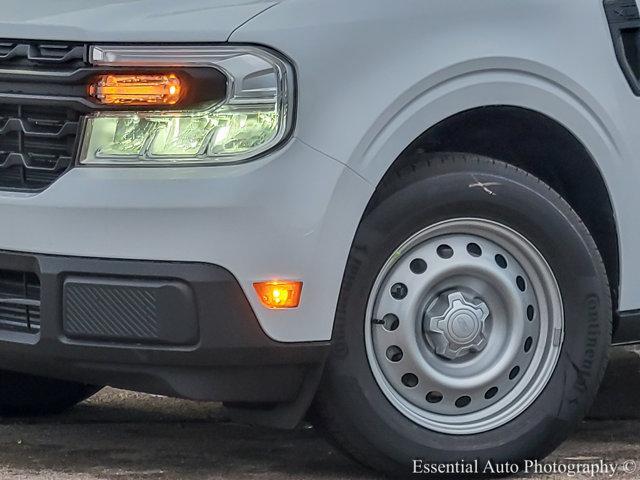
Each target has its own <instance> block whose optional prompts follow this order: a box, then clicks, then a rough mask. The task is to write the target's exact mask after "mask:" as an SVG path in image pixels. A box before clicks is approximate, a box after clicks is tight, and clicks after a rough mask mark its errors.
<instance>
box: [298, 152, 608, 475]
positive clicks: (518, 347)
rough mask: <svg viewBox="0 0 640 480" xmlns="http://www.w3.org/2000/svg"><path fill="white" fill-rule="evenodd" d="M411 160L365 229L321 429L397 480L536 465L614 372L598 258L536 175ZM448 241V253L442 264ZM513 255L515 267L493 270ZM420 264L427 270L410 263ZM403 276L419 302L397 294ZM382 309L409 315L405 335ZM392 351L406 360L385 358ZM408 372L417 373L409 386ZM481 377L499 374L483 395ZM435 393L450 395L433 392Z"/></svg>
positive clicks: (495, 165)
mask: <svg viewBox="0 0 640 480" xmlns="http://www.w3.org/2000/svg"><path fill="white" fill-rule="evenodd" d="M412 160H414V161H412V162H411V164H410V165H408V166H406V167H404V168H403V169H401V170H400V171H398V172H395V173H394V174H392V175H387V177H385V180H384V181H383V182H382V184H381V185H380V186H379V188H378V190H377V191H376V194H375V195H374V198H373V199H372V200H371V202H370V205H369V207H368V209H367V211H366V213H365V215H364V217H363V219H362V221H361V224H360V225H359V227H358V230H357V233H356V236H355V240H354V243H353V246H352V248H351V252H350V255H349V259H348V262H347V268H346V271H345V275H344V279H343V284H342V289H341V293H340V298H339V303H338V308H337V314H336V319H335V325H334V332H333V348H332V352H331V355H330V357H329V360H328V362H327V366H326V369H325V372H324V375H323V379H322V382H321V385H320V388H319V391H318V393H317V395H316V398H315V400H314V404H313V406H312V411H311V418H312V420H313V422H314V424H315V425H316V427H317V428H318V429H319V430H320V431H321V432H323V433H325V434H326V435H327V436H328V437H329V439H330V440H331V441H333V442H334V443H335V444H337V445H338V446H339V447H340V448H341V449H342V450H343V451H345V452H346V453H347V454H348V455H350V456H351V457H352V458H354V459H356V460H357V461H359V462H360V463H362V464H364V465H366V466H369V467H372V468H375V469H377V470H381V471H384V472H387V473H391V474H405V473H412V472H413V473H415V472H414V469H415V468H418V469H419V470H420V472H421V473H425V472H426V473H428V471H429V470H427V469H425V467H423V466H422V465H433V464H449V463H454V462H459V461H461V460H464V461H466V462H470V461H472V460H478V462H479V465H480V466H481V468H482V466H483V465H486V462H489V461H491V462H494V463H503V462H511V463H514V462H515V463H522V462H523V461H524V460H533V459H539V458H542V457H544V456H545V455H547V454H548V453H550V452H551V451H552V450H553V449H554V448H555V447H557V446H558V445H559V444H560V443H561V442H562V441H563V440H564V439H565V438H566V437H567V435H568V434H569V432H570V431H571V429H572V427H574V426H575V425H576V424H577V423H578V422H579V421H580V420H581V419H582V418H583V416H584V415H585V413H586V412H587V410H588V408H589V406H590V405H591V403H592V401H593V399H594V397H595V395H596V392H597V390H598V387H599V384H600V381H601V379H602V376H603V374H604V370H605V367H606V363H607V352H608V347H609V345H610V342H611V322H612V306H611V294H610V289H609V285H608V281H607V277H606V272H605V268H604V265H603V262H602V259H601V256H600V254H599V252H598V249H597V247H596V245H595V243H594V241H593V239H592V238H591V236H590V234H589V232H588V230H587V228H586V227H585V225H584V224H583V223H582V221H581V220H580V218H579V217H578V216H577V214H576V213H575V212H574V211H573V210H572V209H571V208H570V207H569V205H568V204H567V202H565V201H564V200H563V199H562V197H561V196H560V195H558V194H557V193H556V192H555V191H553V190H552V189H551V188H550V187H549V186H547V185H546V184H544V183H543V182H542V181H540V180H539V179H537V178H536V177H534V176H532V175H530V174H528V173H527V172H524V171H522V170H520V169H518V168H516V167H514V166H512V165H508V164H505V163H502V162H499V161H495V160H492V159H489V158H485V157H480V156H476V155H467V154H455V153H453V154H430V155H427V154H416V156H415V158H413V159H412ZM429 232H431V233H429ZM486 232H488V233H486ZM429 235H431V236H429ZM467 235H472V236H467ZM474 238H478V240H477V241H472V240H473V239H474ZM410 239H413V240H410ZM447 239H449V240H450V241H449V240H447ZM445 241H447V242H448V243H451V245H453V246H454V248H453V249H451V247H450V249H451V251H447V249H442V251H440V250H441V248H440V247H441V245H439V244H441V243H443V242H445ZM501 242H502V243H501ZM510 242H511V243H510ZM471 243H474V244H475V243H477V244H476V245H475V246H473V247H470V245H471ZM465 244H466V246H467V251H465V248H464V245H465ZM480 244H481V245H480ZM514 245H515V246H514ZM436 246H437V248H436ZM480 246H481V247H482V248H479V247H480ZM476 247H478V248H476ZM503 247H504V251H505V252H506V253H503V254H502V255H503V258H502V260H507V259H508V266H504V263H503V262H502V260H500V259H499V258H498V256H497V254H496V256H495V258H494V253H495V252H502V251H503V250H501V249H502V248H503ZM421 252H423V253H424V255H431V256H430V257H429V259H430V260H427V262H426V263H424V264H422V263H420V262H417V263H416V264H412V263H409V260H411V259H414V260H415V258H413V257H420V253H421ZM510 255H511V256H510ZM445 257H446V258H445ZM425 258H426V257H425ZM403 262H404V263H403ZM447 262H453V263H450V264H447ZM473 262H479V263H473ZM545 265H546V267H545ZM503 266H504V268H503ZM414 267H415V268H414ZM432 268H433V269H435V271H438V272H440V273H438V274H435V273H430V269H432ZM438 269H440V270H438ZM414 270H415V271H414ZM442 272H444V273H442ZM518 272H522V273H518ZM429 275H431V277H429ZM527 275H529V276H527ZM485 276H486V279H485ZM520 276H523V277H524V278H526V280H527V285H525V284H524V281H521V280H523V279H518V278H517V277H520ZM514 277H515V278H514ZM398 278H407V279H408V282H409V283H407V285H409V289H408V290H409V293H407V289H406V288H405V289H402V288H399V287H398V288H396V286H397V284H393V286H392V287H390V288H389V285H391V282H394V281H397V280H398ZM422 278H426V279H427V280H422ZM429 278H431V279H430V280H429ZM505 278H506V280H504V279H505ZM478 279H480V280H478ZM496 279H497V280H496ZM385 282H386V283H385ZM420 282H422V283H420ZM492 282H493V283H495V284H496V285H497V284H499V285H498V286H495V288H494V285H493V284H492ZM501 282H512V283H510V284H505V285H507V287H505V286H504V285H503V284H502V283H501ZM400 283H401V282H400ZM458 284H460V285H458ZM429 285H430V286H429ZM469 285H471V287H469ZM508 285H511V286H510V287H509V286H508ZM541 285H542V286H544V288H542V287H541ZM554 285H555V287H554ZM405 287H406V285H405ZM521 287H522V288H523V290H522V291H520V290H521ZM394 289H395V290H394ZM411 289H413V291H415V292H418V293H415V294H413V293H412V291H411ZM421 289H425V290H421ZM536 289H537V290H536ZM478 291H483V292H485V294H486V295H485V296H486V297H487V298H484V297H483V295H480V294H477V292H478ZM495 292H500V293H498V294H495ZM514 292H515V293H514ZM394 295H395V296H396V297H398V298H395V297H394V298H393V299H391V297H393V296H394ZM412 295H413V296H412ZM518 295H519V296H518ZM423 297H424V298H423ZM426 297H428V298H426ZM503 297H504V298H503ZM405 301H408V303H407V304H406V305H408V306H407V307H406V308H405V307H401V306H398V307H397V306H396V305H402V302H405ZM394 302H395V303H394ZM420 302H423V303H420ZM528 302H531V303H532V304H535V307H536V312H534V314H533V315H532V316H533V317H534V318H533V319H531V318H530V317H529V315H530V313H531V311H530V306H533V305H530V306H527V303H528ZM483 303H484V304H485V306H486V307H487V308H484V307H482V304H483ZM521 304H522V305H521ZM420 305H422V306H420ZM416 306H418V307H416ZM385 308H387V309H389V310H392V309H396V308H397V309H398V312H401V313H399V314H398V315H396V317H397V321H398V322H399V327H398V322H396V320H394V319H393V318H392V317H390V318H391V320H390V321H391V323H390V324H389V323H388V322H387V317H386V316H384V317H383V315H384V313H385V310H384V309H385ZM469 308H471V310H469ZM494 308H495V315H494ZM501 309H502V310H501ZM407 312H409V313H411V315H410V314H409V313H407ZM416 312H417V313H416ZM465 312H466V313H465ZM469 312H472V313H469ZM513 312H519V313H518V314H517V315H516V314H513ZM402 313H404V314H406V315H405V316H403V315H402ZM414 313H416V314H415V315H414ZM469 315H471V316H469ZM381 317H383V318H381ZM394 322H395V323H394ZM394 327H395V328H397V330H395V331H394ZM531 331H533V332H536V333H534V334H531V333H530V332H531ZM389 332H391V333H389ZM447 332H449V333H447ZM451 332H453V333H451ZM460 332H462V333H460ZM469 332H471V333H469ZM474 332H475V333H474ZM514 332H515V333H514ZM518 332H519V333H518ZM414 333H415V334H414ZM467 334H469V335H476V336H475V337H473V339H471V340H469V338H471V337H464V335H467ZM385 335H396V337H386V336H385ZM447 335H448V336H447ZM456 335H457V336H456ZM518 335H521V336H522V337H523V338H522V341H523V343H522V344H519V343H517V342H518V341H519V340H518V338H519V337H518ZM527 335H529V336H530V337H532V340H528V337H527V338H524V337H525V336H527ZM414 337H415V339H414ZM463 337H464V338H463ZM390 338H391V340H389V339H390ZM389 342H390V343H394V342H398V343H400V344H401V345H402V346H403V347H405V348H406V351H404V350H403V351H402V355H404V356H402V355H401V354H400V353H398V352H396V353H398V354H397V355H395V356H394V355H393V351H392V352H391V353H392V355H391V356H389V355H388V352H389V350H388V349H387V350H386V352H387V357H386V359H385V358H383V356H384V348H386V346H387V344H388V343H389ZM527 344H528V347H527ZM522 345H524V346H522ZM496 346H497V347H496ZM527 348H528V349H529V350H527ZM400 350H402V348H400ZM525 350H527V351H525ZM538 352H539V353H538ZM398 357H399V358H400V360H397V358H398ZM507 357H508V360H509V361H507V360H505V358H507ZM391 359H394V361H393V362H392V361H391ZM405 359H408V362H409V363H407V364H406V365H404V366H399V367H396V366H395V363H397V364H399V365H400V364H402V362H404V361H405ZM396 361H397V362H396ZM488 362H490V363H488ZM510 362H522V365H520V366H519V367H518V371H515V366H517V365H515V366H514V367H513V368H512V367H511V365H512V363H510ZM392 364H394V365H392ZM452 365H453V367H452ZM498 366H500V367H499V368H498ZM454 367H455V368H454ZM403 368H404V371H407V372H413V370H416V369H417V370H418V371H417V372H413V373H415V375H414V377H410V376H409V377H406V378H405V376H404V375H401V374H402V373H403ZM474 368H475V369H476V370H474V371H473V373H468V372H471V370H472V369H474ZM503 368H511V369H510V370H504V372H505V373H503V370H501V369H503ZM514 371H515V375H514V378H513V379H511V376H512V375H513V373H514ZM434 372H436V373H434ZM442 372H446V373H444V374H442ZM486 372H491V375H494V374H495V375H494V377H493V378H491V381H489V382H485V383H483V381H484V380H482V379H483V378H484V377H483V376H482V374H483V373H486ZM507 372H508V373H507ZM443 375H445V376H443ZM505 375H506V376H505ZM425 376H426V377H427V378H426V380H425ZM405 380H407V382H406V383H405ZM491 382H493V384H492V383H491ZM415 383H417V385H415ZM434 385H436V386H439V385H442V386H443V388H442V390H443V391H444V392H438V391H436V392H435V395H431V394H433V393H434V392H433V390H434ZM497 385H499V386H500V387H499V388H496V390H497V393H496V392H495V391H494V390H493V389H494V387H495V386H497ZM465 388H468V389H469V390H470V391H473V394H469V395H464V394H463V391H464V389H465ZM485 389H486V390H485ZM501 390H502V391H501ZM483 391H485V392H486V393H485V396H484V398H483V396H482V395H481V394H482V392H483ZM438 394H440V395H441V396H440V397H439V396H438ZM490 394H493V395H494V397H490V398H487V396H489V395H490ZM427 395H430V397H429V398H427ZM501 395H502V396H501ZM463 396H467V397H468V399H463V401H459V400H460V398H461V397H463ZM454 398H455V402H454ZM427 400H428V401H427ZM509 402H511V403H509ZM459 405H460V406H459ZM414 460H419V461H422V462H424V463H423V464H417V467H416V464H414V463H413V461H414ZM426 468H430V467H426ZM485 473H487V472H485ZM488 473H491V471H490V470H489V472H488Z"/></svg>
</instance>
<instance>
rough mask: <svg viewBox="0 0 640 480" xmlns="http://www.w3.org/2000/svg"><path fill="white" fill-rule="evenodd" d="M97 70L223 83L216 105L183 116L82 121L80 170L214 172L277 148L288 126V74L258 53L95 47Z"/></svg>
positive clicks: (125, 115)
mask: <svg viewBox="0 0 640 480" xmlns="http://www.w3.org/2000/svg"><path fill="white" fill-rule="evenodd" d="M91 58H92V61H93V63H94V64H95V65H99V66H110V67H117V66H126V67H129V68H130V67H132V66H136V67H145V68H148V67H169V66H170V67H175V66H185V67H194V66H198V67H207V66H209V67H212V68H217V69H219V70H220V71H222V72H223V73H224V74H225V75H226V76H227V79H228V80H227V95H226V98H225V99H224V100H223V101H222V102H218V103H216V104H205V105H199V106H198V107H197V108H194V109H188V110H162V111H113V110H111V111H105V112H99V113H95V114H91V115H89V116H87V118H86V122H85V134H84V138H83V142H82V147H81V150H80V152H81V154H80V163H82V164H85V165H163V164H168V165H182V164H187V165H188V164H221V163H234V162H241V161H245V160H248V159H250V158H253V157H256V156H258V155H260V154H261V153H264V152H265V151H267V150H269V149H271V148H273V147H275V146H276V145H278V144H279V143H280V142H281V141H282V140H283V139H284V138H285V137H286V136H287V134H288V133H289V130H290V129H291V123H292V122H291V120H292V111H293V105H292V99H293V92H292V91H291V88H292V83H293V81H292V76H293V72H292V69H291V67H290V66H289V65H288V64H287V63H286V62H285V61H284V60H283V59H281V58H280V57H278V56H276V55H274V54H272V53H271V52H269V51H267V50H264V49H261V48H258V47H250V46H247V47H240V46H238V47H234V46H218V47H204V46H203V47H197V46H196V47H187V46H185V47H179V46H175V47H170V46H163V47H157V48H155V47H151V46H139V47H128V46H104V47H103V46H95V47H93V48H92V49H91Z"/></svg>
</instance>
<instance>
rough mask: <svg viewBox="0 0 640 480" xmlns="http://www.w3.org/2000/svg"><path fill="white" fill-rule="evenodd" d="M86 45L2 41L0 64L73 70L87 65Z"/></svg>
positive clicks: (33, 68) (32, 68)
mask: <svg viewBox="0 0 640 480" xmlns="http://www.w3.org/2000/svg"><path fill="white" fill-rule="evenodd" d="M85 52H86V46H85V45H82V44H71V45H70V44H65V43H24V42H12V41H10V40H9V41H6V40H5V41H0V65H2V67H3V68H4V67H11V68H16V67H19V68H20V69H28V70H35V69H40V68H44V69H48V68H50V67H51V66H55V67H56V68H57V69H65V70H73V69H76V68H79V67H82V66H85V65H86V59H85Z"/></svg>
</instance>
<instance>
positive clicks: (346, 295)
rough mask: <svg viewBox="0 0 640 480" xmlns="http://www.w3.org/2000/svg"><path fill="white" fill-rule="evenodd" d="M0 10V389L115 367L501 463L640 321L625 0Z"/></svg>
mask: <svg viewBox="0 0 640 480" xmlns="http://www.w3.org/2000/svg"><path fill="white" fill-rule="evenodd" d="M0 31H1V32H2V38H3V39H2V40H0V226H1V228H0V361H1V362H2V363H1V365H2V368H3V371H2V373H1V375H0V393H1V394H0V413H3V414H19V413H22V414H29V413H34V412H37V413H50V412H55V411H60V410H62V409H64V408H67V407H70V406H72V405H73V404H75V403H77V402H79V401H81V400H82V399H84V398H86V397H87V396H88V395H91V394H92V393H93V392H95V391H96V389H97V388H99V387H100V386H103V385H111V386H115V387H119V388H126V389H132V390H138V391H143V392H152V393H157V394H164V395H170V396H176V397H184V398H191V399H199V400H217V401H224V402H226V404H227V406H228V407H229V410H230V412H231V413H232V414H233V415H234V418H236V419H239V420H242V421H246V422H252V423H259V424H266V425H272V426H277V427H284V428H292V427H294V426H296V425H297V424H298V423H299V422H300V421H301V420H302V419H303V418H305V417H306V416H307V415H308V418H311V419H312V421H313V422H314V423H315V425H316V426H317V428H318V429H319V430H321V431H323V432H325V433H326V434H328V435H329V436H330V437H332V438H333V439H334V440H335V443H337V444H338V445H340V446H341V447H342V448H343V449H344V450H345V451H346V452H348V453H349V454H350V455H351V456H352V457H353V458H355V459H356V460H358V461H360V462H362V463H364V464H365V465H368V466H371V467H374V468H376V469H380V470H383V471H387V472H392V473H403V472H410V471H411V470H412V469H413V468H414V466H415V465H416V463H415V461H419V462H422V463H420V464H421V465H422V464H425V462H426V464H427V465H437V464H443V465H444V464H450V463H453V462H456V461H461V460H463V459H464V460H466V461H470V460H479V461H480V462H486V461H488V460H491V461H494V462H506V461H511V462H521V461H524V460H525V459H535V458H540V457H544V456H545V455H546V454H547V453H549V452H550V451H551V450H553V449H554V448H555V447H556V446H557V445H558V444H559V443H560V442H561V441H562V440H563V439H564V438H565V437H566V436H567V435H568V433H569V432H570V430H571V428H572V427H573V426H574V425H575V424H576V423H577V422H578V421H579V420H580V419H581V418H582V417H583V416H584V414H585V412H586V411H587V409H588V408H589V405H590V404H591V401H592V400H593V398H594V396H595V394H596V392H597V389H598V386H599V383H600V380H601V378H602V375H603V372H604V369H605V366H606V359H607V350H608V347H609V346H610V345H611V343H612V341H613V342H617V343H631V342H635V341H638V340H640V292H639V291H638V289H639V288H640V281H639V280H638V278H637V273H636V272H638V270H640V248H639V247H638V245H637V243H638V238H640V216H639V215H638V211H637V205H638V204H639V203H640V188H639V186H638V184H639V179H640V160H639V159H638V152H640V135H638V124H639V123H638V122H639V119H640V99H639V98H638V96H639V95H640V55H639V54H638V49H637V45H638V42H640V18H639V15H638V8H637V5H636V2H635V1H634V0H606V1H605V2H604V4H603V2H602V1H601V0H521V1H518V2H514V1H511V0H481V1H480V0H477V1H469V0H182V1H180V2H176V1H175V0H65V1H48V0H21V1H18V0H4V1H3V2H2V6H1V8H0ZM612 335H613V337H612ZM612 338H613V339H612Z"/></svg>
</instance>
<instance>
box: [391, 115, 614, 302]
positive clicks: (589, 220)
mask: <svg viewBox="0 0 640 480" xmlns="http://www.w3.org/2000/svg"><path fill="white" fill-rule="evenodd" d="M416 151H420V152H464V153H475V154H479V155H485V156H487V157H491V158H495V159H497V160H502V161H503V162H506V163H510V164H512V165H515V166H517V167H519V168H521V169H523V170H525V171H528V172H530V173H531V174H533V175H535V176H536V177H538V178H540V179H541V180H543V181H544V182H546V183H547V184H548V185H549V186H551V187H552V188H553V189H554V190H556V191H557V192H558V193H560V194H561V195H562V196H563V197H564V198H565V200H567V202H569V204H570V205H571V207H572V208H573V209H574V210H575V211H576V212H577V213H578V215H579V216H580V218H581V219H582V221H583V222H584V223H585V225H586V226H587V228H588V229H589V231H590V232H591V235H592V236H593V238H594V240H595V242H596V244H597V245H598V249H599V250H600V253H601V254H602V257H603V259H604V263H605V267H606V270H607V275H608V277H609V284H610V285H611V293H612V299H613V306H614V312H615V311H617V298H618V295H617V294H618V286H619V280H620V273H619V271H620V270H619V253H618V235H617V231H616V225H615V219H614V214H613V207H612V205H611V199H610V198H609V193H608V191H607V187H606V185H605V183H604V180H603V178H602V175H601V174H600V171H599V170H598V167H597V166H596V164H595V162H594V160H593V158H592V157H591V155H590V154H589V152H588V151H587V150H586V148H585V147H584V145H582V143H581V142H580V141H579V140H578V139H577V138H576V137H575V136H574V135H573V134H572V133H571V132H570V131H569V130H567V129H566V128H565V127H564V126H562V125H561V124H559V123H558V122H556V121H555V120H553V119H551V118H549V117H547V116H545V115H543V114H541V113H538V112H535V111H532V110H528V109H524V108H520V107H510V106H489V107H482V108H476V109H473V110H468V111H465V112H461V113H458V114H456V115H454V116H452V117H449V118H447V119H446V120H443V121H441V122H440V123H438V124H437V125H435V126H433V127H432V128H430V129H429V130H427V131H426V132H424V133H423V134H422V135H420V137H418V138H417V139H416V140H415V141H414V142H413V143H412V144H411V145H410V146H409V147H408V148H407V149H406V150H405V152H404V153H403V154H402V155H401V156H400V158H398V160H397V161H396V162H395V163H394V165H393V166H392V168H391V171H396V169H397V168H402V167H403V166H404V163H405V161H410V157H411V155H410V154H411V153H414V152H416Z"/></svg>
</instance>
